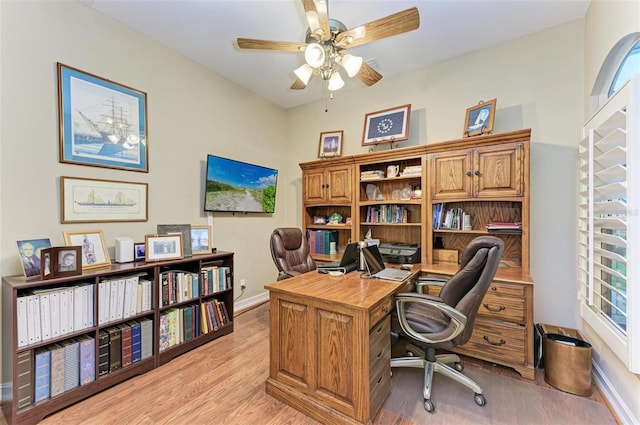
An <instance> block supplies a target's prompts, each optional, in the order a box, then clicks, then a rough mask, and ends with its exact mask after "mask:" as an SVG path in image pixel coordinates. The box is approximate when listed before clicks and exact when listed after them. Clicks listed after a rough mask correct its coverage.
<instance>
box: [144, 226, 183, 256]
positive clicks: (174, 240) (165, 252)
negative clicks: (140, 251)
mask: <svg viewBox="0 0 640 425" xmlns="http://www.w3.org/2000/svg"><path fill="white" fill-rule="evenodd" d="M144 243H145V258H144V260H145V261H147V262H149V261H162V260H179V259H180V258H184V255H183V250H182V248H183V245H182V243H183V242H182V234H181V233H171V234H166V235H146V236H145V240H144Z"/></svg>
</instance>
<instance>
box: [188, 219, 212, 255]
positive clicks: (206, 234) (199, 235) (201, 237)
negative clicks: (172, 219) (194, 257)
mask: <svg viewBox="0 0 640 425" xmlns="http://www.w3.org/2000/svg"><path fill="white" fill-rule="evenodd" d="M191 253H192V254H209V253H211V226H191Z"/></svg>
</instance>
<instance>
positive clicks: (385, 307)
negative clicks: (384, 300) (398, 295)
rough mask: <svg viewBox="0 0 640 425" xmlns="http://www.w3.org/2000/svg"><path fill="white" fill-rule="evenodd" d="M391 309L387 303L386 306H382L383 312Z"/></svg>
mask: <svg viewBox="0 0 640 425" xmlns="http://www.w3.org/2000/svg"><path fill="white" fill-rule="evenodd" d="M388 311H389V307H387V306H386V305H385V306H384V307H382V312H383V313H387V312H388Z"/></svg>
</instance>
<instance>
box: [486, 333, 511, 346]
mask: <svg viewBox="0 0 640 425" xmlns="http://www.w3.org/2000/svg"><path fill="white" fill-rule="evenodd" d="M482 338H483V339H484V340H485V341H487V342H488V343H489V344H491V345H498V346H500V345H504V344H506V343H507V341H505V340H504V339H501V340H500V342H492V341H489V337H488V336H486V335H485V336H483V337H482Z"/></svg>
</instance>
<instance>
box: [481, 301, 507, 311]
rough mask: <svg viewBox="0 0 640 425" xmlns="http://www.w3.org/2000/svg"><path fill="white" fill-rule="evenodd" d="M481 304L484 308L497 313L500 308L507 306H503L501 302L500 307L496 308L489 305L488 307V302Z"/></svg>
mask: <svg viewBox="0 0 640 425" xmlns="http://www.w3.org/2000/svg"><path fill="white" fill-rule="evenodd" d="M482 306H483V307H484V308H486V309H487V310H489V311H492V312H494V313H497V312H499V311H502V310H504V309H506V308H507V307H505V306H503V305H502V304H500V307H498V308H491V307H489V304H487V303H482Z"/></svg>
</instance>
